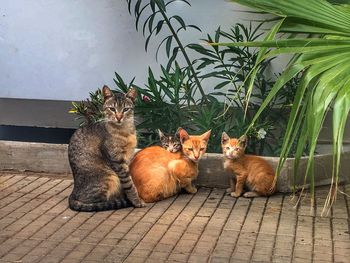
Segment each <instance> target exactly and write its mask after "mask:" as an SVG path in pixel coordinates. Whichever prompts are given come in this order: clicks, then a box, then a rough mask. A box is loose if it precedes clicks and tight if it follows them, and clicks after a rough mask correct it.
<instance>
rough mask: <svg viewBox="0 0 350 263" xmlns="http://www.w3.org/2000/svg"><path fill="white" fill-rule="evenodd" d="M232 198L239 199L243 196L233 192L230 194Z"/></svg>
mask: <svg viewBox="0 0 350 263" xmlns="http://www.w3.org/2000/svg"><path fill="white" fill-rule="evenodd" d="M230 195H231V196H232V197H235V198H238V197H240V196H241V194H240V193H236V192H231V194H230Z"/></svg>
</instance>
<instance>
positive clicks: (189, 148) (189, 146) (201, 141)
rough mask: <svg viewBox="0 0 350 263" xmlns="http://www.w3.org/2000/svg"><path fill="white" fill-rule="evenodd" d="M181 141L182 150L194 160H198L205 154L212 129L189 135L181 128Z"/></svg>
mask: <svg viewBox="0 0 350 263" xmlns="http://www.w3.org/2000/svg"><path fill="white" fill-rule="evenodd" d="M179 133H180V142H181V145H182V152H183V154H184V155H185V156H187V157H188V158H189V159H190V160H192V161H193V162H198V161H199V159H200V158H201V157H202V156H203V154H205V151H206V150H207V145H208V141H209V137H210V133H211V131H207V132H206V133H203V134H202V135H198V136H189V135H188V133H187V132H186V131H185V130H184V129H182V128H181V129H179Z"/></svg>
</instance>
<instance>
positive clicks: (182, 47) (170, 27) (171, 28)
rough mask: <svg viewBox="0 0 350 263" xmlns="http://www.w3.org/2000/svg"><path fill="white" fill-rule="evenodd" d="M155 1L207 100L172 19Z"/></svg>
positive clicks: (205, 97)
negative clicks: (171, 21)
mask: <svg viewBox="0 0 350 263" xmlns="http://www.w3.org/2000/svg"><path fill="white" fill-rule="evenodd" d="M155 3H156V5H157V7H158V9H159V11H160V13H161V14H162V16H163V18H164V21H165V23H166V24H167V26H168V27H169V30H170V32H171V34H172V35H173V37H174V39H175V41H176V42H177V45H178V46H179V48H180V50H181V52H182V55H183V56H184V58H185V60H186V62H187V65H188V67H189V69H190V71H191V73H192V75H193V77H194V80H195V82H196V84H197V87H198V89H199V92H200V93H201V95H202V97H203V98H204V100H205V101H207V95H206V94H205V93H204V90H203V88H202V86H201V83H200V81H199V79H198V77H197V73H196V71H195V70H194V68H193V66H192V63H191V60H190V58H189V57H188V55H187V53H186V50H185V48H184V46H183V45H182V43H181V41H180V39H179V37H178V36H177V34H176V32H175V30H174V28H173V26H172V25H171V23H170V20H169V19H168V17H167V15H166V14H165V12H164V10H163V9H162V7H160V6H159V3H158V1H157V0H156V1H155Z"/></svg>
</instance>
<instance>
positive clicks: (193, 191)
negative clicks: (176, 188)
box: [185, 186, 198, 194]
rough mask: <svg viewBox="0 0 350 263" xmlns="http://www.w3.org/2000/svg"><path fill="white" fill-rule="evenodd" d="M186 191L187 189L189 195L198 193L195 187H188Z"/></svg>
mask: <svg viewBox="0 0 350 263" xmlns="http://www.w3.org/2000/svg"><path fill="white" fill-rule="evenodd" d="M185 189H186V191H187V192H188V193H190V194H195V193H197V191H198V190H197V188H196V187H194V186H190V187H186V188H185Z"/></svg>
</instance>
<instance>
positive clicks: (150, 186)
mask: <svg viewBox="0 0 350 263" xmlns="http://www.w3.org/2000/svg"><path fill="white" fill-rule="evenodd" d="M179 135H180V142H181V146H182V150H181V151H179V152H176V153H171V152H169V151H167V150H166V149H164V148H162V147H159V146H152V147H148V148H145V149H143V150H141V151H139V152H138V153H137V154H136V155H135V157H134V159H133V161H132V162H131V164H130V174H131V176H132V179H133V182H134V183H135V186H136V188H137V189H138V193H139V195H140V197H141V198H142V199H143V200H144V201H145V202H147V203H150V202H155V201H159V200H162V199H165V198H167V197H170V196H173V195H175V194H177V193H179V192H180V190H181V188H184V189H185V190H186V191H187V192H188V193H191V194H194V193H196V192H197V188H196V187H195V186H193V185H192V181H193V180H194V179H196V178H197V175H198V161H199V159H200V158H201V157H202V156H203V154H204V153H205V151H206V148H207V144H208V140H209V137H210V131H208V132H206V133H204V134H202V135H199V136H189V135H188V133H187V132H186V131H185V130H184V129H182V128H181V129H180V130H179Z"/></svg>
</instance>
